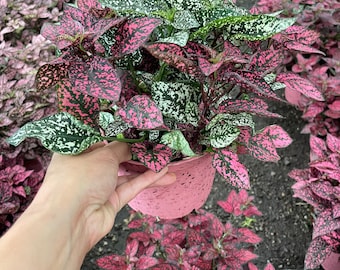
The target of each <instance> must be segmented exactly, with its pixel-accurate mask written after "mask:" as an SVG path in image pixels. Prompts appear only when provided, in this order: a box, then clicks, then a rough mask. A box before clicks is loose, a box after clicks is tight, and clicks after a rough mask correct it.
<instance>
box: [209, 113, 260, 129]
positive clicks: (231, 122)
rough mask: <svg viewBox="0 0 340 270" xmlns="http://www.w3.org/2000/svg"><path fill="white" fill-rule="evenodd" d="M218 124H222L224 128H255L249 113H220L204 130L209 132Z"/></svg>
mask: <svg viewBox="0 0 340 270" xmlns="http://www.w3.org/2000/svg"><path fill="white" fill-rule="evenodd" d="M220 123H223V125H224V126H234V127H242V126H248V127H251V128H252V129H254V128H255V123H254V121H253V117H252V116H251V115H250V114H249V113H244V112H242V113H238V114H229V113H220V114H218V115H216V116H215V117H214V118H213V119H212V120H211V121H210V123H209V124H208V125H207V127H206V128H207V130H209V129H211V128H212V127H213V126H215V125H220Z"/></svg>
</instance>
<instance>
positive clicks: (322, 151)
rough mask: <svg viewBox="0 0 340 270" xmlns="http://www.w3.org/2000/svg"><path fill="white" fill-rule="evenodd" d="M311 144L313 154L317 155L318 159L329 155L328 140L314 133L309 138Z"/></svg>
mask: <svg viewBox="0 0 340 270" xmlns="http://www.w3.org/2000/svg"><path fill="white" fill-rule="evenodd" d="M309 145H310V148H311V151H313V154H314V155H316V156H317V158H318V159H323V158H326V157H327V155H328V154H327V146H326V142H325V141H324V140H323V139H321V138H318V137H316V136H314V135H311V136H310V138H309Z"/></svg>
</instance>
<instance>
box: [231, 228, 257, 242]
mask: <svg viewBox="0 0 340 270" xmlns="http://www.w3.org/2000/svg"><path fill="white" fill-rule="evenodd" d="M237 232H238V233H239V234H241V235H239V236H238V241H240V242H244V243H250V244H258V243H260V242H261V241H262V239H261V237H259V236H258V235H257V234H256V233H254V232H253V231H252V230H250V229H248V228H239V229H238V230H237Z"/></svg>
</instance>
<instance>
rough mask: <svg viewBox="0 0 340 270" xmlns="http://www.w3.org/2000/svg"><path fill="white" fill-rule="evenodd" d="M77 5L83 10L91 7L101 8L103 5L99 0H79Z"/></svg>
mask: <svg viewBox="0 0 340 270" xmlns="http://www.w3.org/2000/svg"><path fill="white" fill-rule="evenodd" d="M77 6H78V8H80V9H81V10H85V11H86V10H90V9H91V8H96V9H100V8H101V5H100V3H99V2H98V1H97V0H77Z"/></svg>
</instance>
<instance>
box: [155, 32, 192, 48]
mask: <svg viewBox="0 0 340 270" xmlns="http://www.w3.org/2000/svg"><path fill="white" fill-rule="evenodd" d="M188 40H189V33H188V32H187V31H181V32H177V33H175V34H174V35H173V36H170V37H167V38H160V39H159V40H158V42H162V43H173V44H176V45H178V46H181V47H184V46H185V45H186V44H187V42H188Z"/></svg>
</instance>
